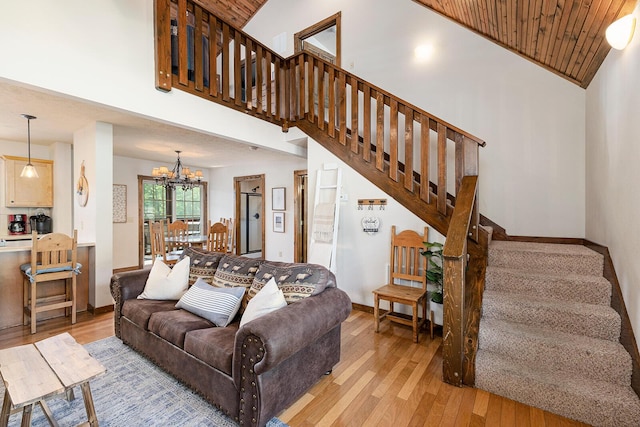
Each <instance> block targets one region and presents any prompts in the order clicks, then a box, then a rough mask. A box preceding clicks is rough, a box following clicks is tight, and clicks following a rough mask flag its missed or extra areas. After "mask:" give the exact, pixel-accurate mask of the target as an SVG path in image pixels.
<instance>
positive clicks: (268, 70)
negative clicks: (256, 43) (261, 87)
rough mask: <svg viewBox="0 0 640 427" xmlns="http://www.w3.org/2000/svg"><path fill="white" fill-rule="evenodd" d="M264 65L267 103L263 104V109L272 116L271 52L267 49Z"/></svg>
mask: <svg viewBox="0 0 640 427" xmlns="http://www.w3.org/2000/svg"><path fill="white" fill-rule="evenodd" d="M264 64H265V67H266V71H265V83H266V86H267V105H265V111H266V112H267V115H268V116H273V105H271V104H272V102H273V101H272V99H271V80H272V79H271V73H272V65H273V60H272V58H271V52H270V51H267V52H266V58H265V61H264Z"/></svg>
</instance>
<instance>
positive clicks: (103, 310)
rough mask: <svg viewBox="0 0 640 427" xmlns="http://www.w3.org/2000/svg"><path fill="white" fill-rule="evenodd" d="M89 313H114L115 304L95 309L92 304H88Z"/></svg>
mask: <svg viewBox="0 0 640 427" xmlns="http://www.w3.org/2000/svg"><path fill="white" fill-rule="evenodd" d="M87 311H88V312H89V313H91V314H94V315H95V314H104V313H109V312H112V311H113V304H111V305H105V306H103V307H94V306H92V305H91V304H87Z"/></svg>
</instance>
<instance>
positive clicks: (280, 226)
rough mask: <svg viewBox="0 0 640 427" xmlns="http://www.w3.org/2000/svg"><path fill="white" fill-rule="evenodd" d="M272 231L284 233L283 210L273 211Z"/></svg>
mask: <svg viewBox="0 0 640 427" xmlns="http://www.w3.org/2000/svg"><path fill="white" fill-rule="evenodd" d="M273 232H274V233H284V212H274V213H273Z"/></svg>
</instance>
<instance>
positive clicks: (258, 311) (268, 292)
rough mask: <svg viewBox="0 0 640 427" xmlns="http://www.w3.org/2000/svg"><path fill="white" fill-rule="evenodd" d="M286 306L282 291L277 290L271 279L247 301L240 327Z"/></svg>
mask: <svg viewBox="0 0 640 427" xmlns="http://www.w3.org/2000/svg"><path fill="white" fill-rule="evenodd" d="M286 305H287V301H286V300H285V299H284V295H283V294H282V291H281V290H280V288H278V284H277V283H276V281H275V280H274V278H273V277H272V278H271V279H270V280H269V281H268V282H267V284H266V285H264V287H263V288H262V289H260V291H258V293H257V294H256V295H255V296H254V297H253V298H251V299H250V300H249V303H248V304H247V308H245V310H244V314H243V315H242V319H241V320H240V327H242V325H244V324H245V323H248V322H250V321H252V320H254V319H257V318H258V317H260V316H264V315H265V314H267V313H271V312H272V311H275V310H277V309H279V308H282V307H285V306H286Z"/></svg>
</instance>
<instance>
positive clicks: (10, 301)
mask: <svg viewBox="0 0 640 427" xmlns="http://www.w3.org/2000/svg"><path fill="white" fill-rule="evenodd" d="M11 237H15V236H11ZM94 247H95V244H94V243H78V262H79V263H81V264H82V269H81V272H80V274H79V275H78V276H77V279H76V293H77V300H76V304H77V311H78V312H80V311H86V310H87V306H88V301H89V283H90V282H92V281H94V280H95V279H94V277H95V273H94V271H93V270H94V268H95V261H94V259H95V251H94ZM28 262H31V239H30V236H29V238H28V239H27V240H8V241H6V244H5V246H0V265H2V268H0V329H4V328H9V327H12V326H19V325H22V304H23V302H22V289H23V274H22V272H21V271H20V265H22V264H24V263H28ZM63 289H64V281H63V280H58V281H53V282H46V283H42V284H40V285H38V296H39V297H40V296H48V295H54V294H58V293H61V292H63ZM59 316H64V309H59V310H51V311H46V312H42V313H38V320H43V319H48V318H51V317H59ZM69 319H71V318H69ZM70 322H71V320H69V323H70Z"/></svg>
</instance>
